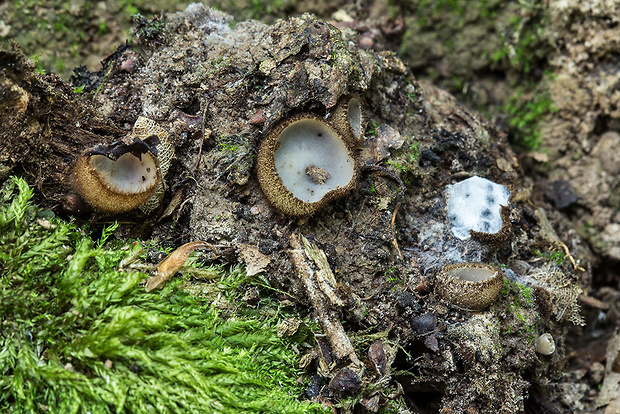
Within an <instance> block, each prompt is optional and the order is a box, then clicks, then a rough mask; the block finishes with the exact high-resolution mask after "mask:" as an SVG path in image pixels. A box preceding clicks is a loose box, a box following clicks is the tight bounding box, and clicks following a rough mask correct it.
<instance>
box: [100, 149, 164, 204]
mask: <svg viewBox="0 0 620 414" xmlns="http://www.w3.org/2000/svg"><path fill="white" fill-rule="evenodd" d="M89 163H90V165H91V167H92V168H93V170H94V171H95V172H96V173H97V174H98V175H99V177H100V179H101V181H102V182H103V183H104V184H105V185H106V186H107V187H108V188H109V189H110V190H112V191H114V192H117V193H122V194H139V193H141V192H143V191H146V190H148V189H149V188H151V187H152V186H153V185H155V184H156V183H157V163H156V161H155V158H154V157H153V156H152V155H151V154H149V153H146V154H142V156H141V158H138V157H136V156H134V155H133V154H132V153H130V152H127V153H125V154H123V155H121V156H120V157H119V158H118V159H117V160H116V161H114V160H111V159H109V158H108V157H106V156H105V155H99V154H97V155H91V156H90V159H89Z"/></svg>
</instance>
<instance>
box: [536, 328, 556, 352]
mask: <svg viewBox="0 0 620 414" xmlns="http://www.w3.org/2000/svg"><path fill="white" fill-rule="evenodd" d="M535 347H536V352H538V353H539V354H541V355H551V354H553V353H554V352H555V341H554V340H553V336H552V335H551V334H550V333H544V334H542V335H540V336H539V337H538V338H536V343H535Z"/></svg>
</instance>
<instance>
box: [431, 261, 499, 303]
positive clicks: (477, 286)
mask: <svg viewBox="0 0 620 414" xmlns="http://www.w3.org/2000/svg"><path fill="white" fill-rule="evenodd" d="M435 286H436V291H437V293H438V294H439V295H440V296H441V297H442V298H443V299H445V300H446V301H448V302H450V303H452V304H453V305H455V306H458V307H461V308H465V309H469V310H482V309H485V308H487V307H489V306H490V305H491V304H492V303H493V302H495V300H496V299H497V297H498V296H499V294H500V292H501V290H502V287H503V286H504V280H503V277H502V273H501V271H500V270H499V269H497V268H495V267H493V266H491V265H487V264H484V263H457V264H450V265H445V266H443V267H442V268H441V271H440V272H439V273H438V274H437V275H436V278H435Z"/></svg>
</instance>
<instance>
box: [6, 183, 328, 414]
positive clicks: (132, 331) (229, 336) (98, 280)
mask: <svg viewBox="0 0 620 414" xmlns="http://www.w3.org/2000/svg"><path fill="white" fill-rule="evenodd" d="M31 197H32V190H31V189H29V188H28V186H27V184H26V183H25V181H24V180H21V179H15V178H13V179H10V180H8V181H7V182H6V183H5V184H4V186H3V187H2V190H1V191H0V297H2V302H1V303H0V320H2V323H1V324H0V411H2V412H16V413H21V412H24V413H25V412H41V411H46V412H50V413H80V412H90V413H109V412H126V411H130V412H135V413H142V412H179V413H188V412H196V413H198V412H207V413H212V412H230V413H238V412H261V413H267V412H272V413H285V412H286V413H302V412H314V411H315V410H316V407H315V406H312V405H310V404H307V403H302V402H299V401H298V400H297V396H298V395H300V393H301V390H300V387H299V386H298V385H297V384H296V381H295V380H296V377H297V376H298V372H297V371H296V369H295V368H294V365H295V364H294V363H295V360H296V359H297V357H298V356H297V354H296V353H295V352H293V350H292V346H291V344H290V343H286V342H284V341H283V340H281V339H279V338H278V337H277V335H276V324H277V322H278V320H279V315H278V314H277V313H275V314H274V315H272V316H271V317H264V316H260V315H259V314H254V315H253V316H251V317H241V316H239V315H237V314H234V313H233V314H232V315H231V317H229V318H228V319H227V320H224V319H222V318H221V316H220V312H219V311H218V310H217V309H216V308H215V307H214V306H212V305H211V304H210V302H209V301H206V300H203V299H200V298H198V297H195V296H193V295H190V294H189V293H188V292H186V291H185V290H182V289H179V288H178V287H179V284H180V283H182V282H183V281H182V280H179V279H173V280H172V281H171V283H168V284H167V285H166V286H165V287H164V289H162V290H159V291H157V292H155V293H146V292H145V291H144V288H143V287H141V286H140V282H141V281H143V280H144V279H145V277H146V275H145V274H143V273H140V272H124V271H120V270H119V266H120V263H121V261H122V260H123V259H124V258H126V257H128V256H130V255H132V254H134V253H135V251H134V250H135V249H138V248H139V243H135V244H133V247H132V245H129V246H127V245H126V244H125V243H122V242H119V241H116V242H113V243H112V242H108V241H107V239H108V237H109V236H110V234H111V232H112V231H113V229H112V228H107V229H104V231H103V232H102V236H101V238H100V240H99V241H98V242H97V243H94V242H93V241H92V239H91V238H90V236H89V235H88V234H87V233H85V232H84V231H81V230H80V229H79V228H77V227H76V226H75V225H73V224H71V223H66V222H63V221H61V220H58V219H56V218H54V217H53V214H52V213H51V212H50V211H49V210H48V211H42V210H40V209H38V208H37V207H35V206H33V205H31V204H30V202H29V200H30V199H31ZM235 280H236V279H235Z"/></svg>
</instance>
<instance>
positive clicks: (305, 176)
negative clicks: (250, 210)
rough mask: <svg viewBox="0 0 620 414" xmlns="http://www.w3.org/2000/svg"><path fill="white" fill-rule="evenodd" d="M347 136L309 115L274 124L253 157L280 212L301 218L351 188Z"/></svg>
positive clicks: (353, 165)
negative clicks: (255, 157) (255, 156)
mask: <svg viewBox="0 0 620 414" xmlns="http://www.w3.org/2000/svg"><path fill="white" fill-rule="evenodd" d="M357 163H358V162H357V158H356V156H355V154H354V152H353V148H352V143H351V138H350V137H349V136H346V135H343V134H342V133H341V132H340V131H339V129H338V128H335V127H334V126H333V125H332V124H331V123H330V122H328V121H325V120H323V119H322V118H319V117H317V116H314V115H309V114H302V115H297V116H294V117H291V118H288V119H285V120H284V121H281V122H280V123H279V124H277V125H276V126H275V127H274V128H273V129H272V130H271V131H270V132H269V134H268V135H267V136H266V137H265V139H264V140H263V141H262V142H261V145H260V148H259V150H258V156H257V159H256V164H257V175H258V181H259V183H260V186H261V188H262V190H263V192H264V193H265V196H266V197H267V199H268V200H269V202H270V203H271V204H272V205H273V206H274V207H275V208H276V209H277V210H279V211H280V212H281V213H283V214H286V215H290V216H306V215H310V214H312V213H314V212H315V211H316V210H318V209H319V208H321V207H323V206H324V205H325V204H326V203H327V202H329V201H330V200H333V199H335V198H337V197H340V196H342V195H344V194H346V193H347V192H348V191H350V190H351V189H352V188H353V187H354V186H355V183H356V181H357V170H358V165H357Z"/></svg>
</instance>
